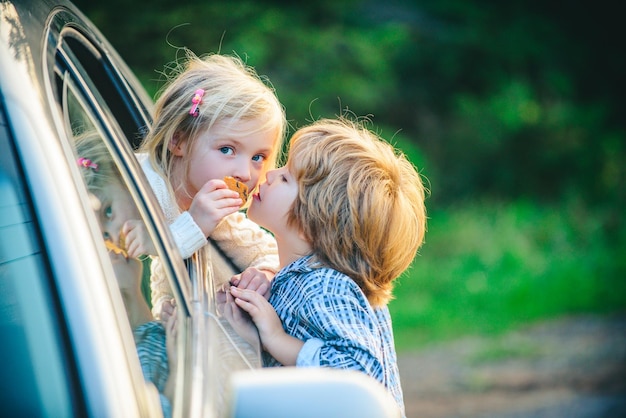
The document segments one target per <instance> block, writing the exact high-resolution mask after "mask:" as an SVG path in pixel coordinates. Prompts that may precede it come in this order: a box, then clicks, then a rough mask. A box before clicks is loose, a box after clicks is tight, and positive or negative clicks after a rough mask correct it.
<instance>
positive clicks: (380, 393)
mask: <svg viewBox="0 0 626 418" xmlns="http://www.w3.org/2000/svg"><path fill="white" fill-rule="evenodd" d="M151 111H152V101H151V99H150V98H149V97H148V96H147V94H146V93H145V91H144V89H143V87H142V86H141V84H140V83H139V82H138V80H137V79H136V78H135V76H134V75H133V73H132V72H131V71H130V69H129V68H128V67H127V66H126V65H125V64H124V62H123V60H122V59H121V58H120V57H119V56H118V54H117V53H116V52H115V50H114V49H113V48H112V47H111V45H110V44H109V43H108V42H107V41H106V39H104V37H103V36H102V34H101V33H100V32H99V31H98V29H97V28H95V27H94V26H93V24H91V23H90V21H89V20H88V19H87V18H86V17H85V16H84V15H83V14H81V12H80V11H79V10H77V9H76V8H75V7H74V5H72V4H71V3H70V2H66V1H45V0H38V1H34V0H33V1H30V0H28V1H27V0H25V1H3V2H0V295H1V299H0V336H1V339H2V341H3V342H2V343H1V344H0V354H2V355H1V357H0V358H1V359H2V361H3V362H4V363H5V366H4V367H3V373H2V379H1V381H2V383H0V404H1V405H2V407H3V414H5V413H6V414H7V416H50V417H60V416H103V417H121V416H124V417H156V416H160V415H161V414H162V410H161V405H160V403H159V393H158V390H157V389H156V387H155V386H154V385H153V384H151V383H150V382H147V381H146V380H145V379H144V376H143V373H142V369H141V365H140V360H139V358H138V356H137V350H136V347H135V341H134V338H133V329H132V326H131V323H130V320H129V316H128V315H127V313H126V309H125V305H124V298H123V296H122V294H121V292H120V288H119V286H118V282H117V279H116V273H115V268H114V266H113V264H112V261H111V260H112V258H111V256H110V254H109V253H108V252H107V249H106V246H105V243H104V240H103V229H102V228H103V226H102V223H101V222H100V221H99V220H98V217H97V214H96V212H97V211H96V206H97V205H95V204H94V201H93V193H91V192H90V190H89V188H88V186H87V184H86V181H85V179H84V173H83V172H82V171H81V170H83V167H81V166H79V165H78V164H76V162H77V158H78V157H80V155H77V154H76V152H77V148H76V143H77V141H78V138H80V137H81V136H84V134H86V133H97V135H98V140H99V141H101V142H102V143H103V144H104V145H105V146H106V149H107V150H108V153H109V157H110V160H111V161H112V163H113V164H114V165H115V167H116V168H117V170H119V173H120V175H121V178H122V179H123V183H124V187H125V188H126V190H127V192H128V193H129V195H130V196H131V197H132V201H133V204H134V205H135V209H136V211H137V213H138V214H140V217H141V220H142V221H143V223H144V224H145V226H146V228H147V230H148V231H149V234H150V237H151V239H152V241H153V244H154V246H155V248H156V251H157V253H158V257H159V259H160V260H161V263H162V268H163V269H164V271H165V274H167V276H168V278H169V282H170V286H171V288H172V291H173V293H174V297H175V299H176V303H177V306H178V315H179V316H178V321H177V334H178V338H177V340H176V341H177V344H176V348H175V349H176V353H177V355H178V356H177V357H178V368H177V370H176V373H175V379H176V380H175V382H176V384H175V388H176V390H175V395H174V399H173V400H172V401H173V409H172V415H173V416H177V417H230V416H233V417H234V416H236V417H248V416H254V417H264V416H272V417H276V416H289V417H295V416H326V417H331V416H359V417H363V416H376V417H379V416H399V412H398V411H397V408H395V406H394V405H395V404H394V403H393V401H392V400H391V398H390V397H389V396H388V395H387V394H386V392H385V391H384V389H383V388H382V386H380V385H378V383H377V382H375V381H374V380H373V379H370V378H368V377H367V376H365V375H363V374H360V373H357V372H347V371H336V370H334V371H333V370H328V369H325V370H320V369H316V370H313V369H296V368H279V369H263V368H261V362H260V348H259V347H258V345H257V346H252V345H249V344H246V343H244V342H242V341H240V340H238V339H237V335H236V334H234V333H233V331H232V329H231V328H229V325H228V323H227V322H226V321H224V320H223V318H221V317H220V316H219V314H218V313H217V310H216V306H215V290H216V286H217V285H216V282H217V281H219V280H222V278H214V277H213V276H212V268H211V266H212V265H213V264H214V263H227V264H229V263H230V262H229V260H228V259H226V258H225V257H224V256H223V254H221V253H220V252H219V250H218V249H217V247H215V246H213V245H212V244H209V245H208V246H207V248H206V251H199V252H198V253H197V254H195V255H194V256H193V257H191V258H190V259H187V260H183V259H182V258H181V257H180V255H179V254H178V252H177V250H176V247H175V245H174V244H173V242H174V241H173V239H172V237H171V235H170V232H169V229H168V227H167V224H166V223H165V221H164V217H163V214H162V212H161V210H160V207H159V206H158V203H157V201H156V199H155V197H154V195H153V193H152V190H151V189H150V186H149V185H148V183H147V181H146V179H145V177H144V175H143V172H142V170H141V168H140V166H139V164H138V162H137V158H136V155H135V152H136V150H137V147H138V145H139V143H140V141H141V138H142V137H143V135H144V133H145V132H146V129H147V127H148V126H149V125H150V122H151V119H150V114H151ZM145 262H146V263H147V264H146V266H144V267H147V266H149V263H150V262H149V260H147V259H146V260H145ZM232 272H233V273H237V272H238V271H236V268H234V266H233V269H232Z"/></svg>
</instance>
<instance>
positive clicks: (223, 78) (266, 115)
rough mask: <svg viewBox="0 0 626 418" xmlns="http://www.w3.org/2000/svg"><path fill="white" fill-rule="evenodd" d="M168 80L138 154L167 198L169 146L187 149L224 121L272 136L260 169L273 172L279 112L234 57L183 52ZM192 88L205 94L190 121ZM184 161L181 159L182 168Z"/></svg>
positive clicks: (269, 92)
mask: <svg viewBox="0 0 626 418" xmlns="http://www.w3.org/2000/svg"><path fill="white" fill-rule="evenodd" d="M169 77H170V81H169V83H168V84H166V85H165V87H164V90H163V91H162V93H161V94H160V96H159V98H158V100H157V102H156V110H155V115H154V120H153V123H152V127H151V129H150V130H149V132H148V134H147V136H146V138H145V139H144V141H143V143H142V145H141V152H145V153H147V154H148V155H149V158H150V162H151V164H152V166H153V168H154V169H155V170H156V171H157V172H158V173H159V174H160V175H161V176H162V177H163V178H164V179H165V180H166V183H167V185H168V187H169V188H170V191H171V192H172V193H173V192H174V190H172V184H171V181H170V179H171V173H172V162H173V161H174V159H173V158H172V154H171V152H170V150H169V146H170V144H171V143H172V141H173V140H177V141H188V147H189V148H191V147H193V143H194V141H195V140H196V139H197V138H198V136H199V135H200V134H201V133H203V132H205V131H207V130H208V129H210V128H211V127H212V126H213V125H214V124H215V123H217V122H220V121H222V120H225V119H228V120H229V121H230V122H231V123H233V124H236V123H237V122H238V121H240V120H246V121H247V120H259V121H264V122H263V123H262V124H261V126H260V127H259V128H258V131H266V130H270V131H274V132H276V141H275V144H274V145H275V146H274V148H273V153H272V155H270V156H268V159H267V162H266V165H265V168H266V170H267V169H270V168H273V167H275V165H276V161H277V159H278V154H279V152H280V150H281V149H282V144H283V140H284V136H285V131H286V126H287V122H286V117H285V112H284V109H283V107H282V105H281V104H280V102H279V101H278V98H277V97H276V94H275V92H274V89H273V88H272V87H271V86H270V85H269V82H268V81H267V80H264V79H262V78H261V77H260V76H259V75H258V74H257V73H256V72H255V70H254V69H253V68H252V67H250V66H247V65H246V64H245V63H244V62H243V61H242V60H241V59H240V58H239V57H236V56H226V55H218V54H210V55H207V56H205V57H203V58H200V57H198V56H196V55H195V54H193V53H192V52H191V51H187V59H186V60H185V61H183V62H181V63H179V64H178V65H177V66H176V67H175V68H174V69H173V71H172V72H171V74H170V75H169ZM198 89H203V90H204V91H205V93H204V96H203V98H202V103H201V104H200V105H199V107H198V110H199V114H198V116H197V117H193V116H192V115H190V114H189V110H190V109H191V106H192V101H191V100H192V98H193V97H194V95H195V92H196V90H198ZM251 133H252V132H251ZM188 162H189V157H188V155H186V156H185V157H184V160H183V164H184V165H185V167H188ZM186 170H187V169H185V171H186Z"/></svg>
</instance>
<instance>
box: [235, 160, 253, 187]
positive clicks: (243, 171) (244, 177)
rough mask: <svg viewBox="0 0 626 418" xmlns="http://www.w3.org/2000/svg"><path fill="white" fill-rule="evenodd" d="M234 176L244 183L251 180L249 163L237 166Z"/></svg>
mask: <svg viewBox="0 0 626 418" xmlns="http://www.w3.org/2000/svg"><path fill="white" fill-rule="evenodd" d="M233 177H234V178H236V179H237V180H239V181H240V182H242V183H247V182H248V181H250V178H251V175H250V166H249V165H248V164H241V165H239V166H238V167H237V169H236V171H235V172H234V173H233Z"/></svg>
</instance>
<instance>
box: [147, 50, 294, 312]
mask: <svg viewBox="0 0 626 418" xmlns="http://www.w3.org/2000/svg"><path fill="white" fill-rule="evenodd" d="M174 75H175V77H174V78H173V79H172V80H171V82H170V83H169V84H168V85H167V86H166V88H165V90H164V91H163V93H162V94H161V95H160V97H159V99H158V101H157V103H156V111H155V116H154V121H153V124H152V128H151V130H150V131H149V133H148V135H147V136H146V138H145V139H144V142H143V143H142V147H141V150H140V151H141V154H140V155H139V160H140V163H141V166H142V168H143V170H144V172H145V173H146V176H147V178H148V180H149V182H150V185H151V186H152V188H153V190H154V192H155V194H156V196H157V199H158V201H159V203H160V205H161V207H162V208H163V211H164V213H165V217H166V219H167V221H168V223H169V224H170V228H171V231H172V233H173V236H174V239H175V241H176V244H177V246H178V248H179V250H180V253H181V255H182V257H183V258H188V257H190V256H191V255H192V254H193V253H194V252H195V251H197V250H198V249H200V248H201V247H203V246H204V245H205V244H206V242H207V237H210V238H211V239H212V240H214V241H215V242H216V243H217V245H218V246H219V247H220V248H221V249H222V250H223V251H224V252H225V253H226V255H228V256H229V257H230V258H231V259H232V260H233V262H234V263H235V264H236V265H237V266H238V267H239V268H240V269H241V270H243V273H242V274H240V275H238V276H235V277H234V278H232V280H231V277H230V276H228V277H225V276H224V274H223V273H222V272H220V271H214V275H215V277H216V278H217V281H218V282H222V283H224V282H228V281H231V282H233V283H238V284H239V285H240V286H243V287H248V288H251V289H255V290H257V291H258V292H260V293H262V294H266V293H267V292H268V291H269V280H270V279H271V278H272V277H273V275H274V274H275V273H276V271H277V268H278V255H277V248H276V242H275V240H274V238H273V237H272V236H271V235H270V234H268V233H266V232H265V231H263V230H262V229H261V228H260V227H259V226H258V225H256V224H255V223H253V222H251V221H250V220H249V219H248V218H247V217H246V215H245V214H244V213H242V212H239V209H240V207H241V206H242V205H245V203H246V202H242V200H241V199H240V198H239V197H238V194H237V193H236V192H234V191H231V190H230V189H228V188H227V186H226V183H225V182H224V180H223V178H224V177H226V176H231V177H234V178H235V179H236V180H237V181H239V182H240V183H243V184H245V185H246V186H247V187H248V189H249V190H251V191H252V190H254V189H255V188H256V186H257V184H258V183H259V181H261V180H264V178H265V173H266V172H267V170H268V169H270V168H273V167H274V166H275V164H276V160H277V158H278V153H279V151H280V149H281V147H282V143H283V137H284V132H285V128H286V119H285V113H284V110H283V107H282V106H281V104H280V103H279V101H278V99H277V97H276V95H275V94H274V91H273V90H272V89H271V88H270V87H268V85H266V84H265V83H264V82H263V80H262V79H261V78H260V77H259V76H258V75H257V74H256V73H255V71H254V70H253V69H252V68H251V67H248V66H246V65H245V64H244V63H243V62H242V61H241V60H240V59H239V58H237V57H230V56H224V55H217V54H214V55H208V56H206V57H205V58H204V59H201V58H199V57H197V56H195V55H194V54H192V53H191V52H189V53H188V59H187V62H186V65H184V66H180V67H179V68H178V70H177V71H175V72H174ZM158 266H159V263H158V260H154V262H153V274H152V302H153V312H154V313H155V315H157V316H163V317H167V315H168V314H169V310H170V309H171V306H170V305H169V304H165V305H164V302H167V301H169V299H170V298H171V290H170V288H169V284H168V282H167V280H166V278H165V276H164V275H163V274H161V273H160V272H159V267H158Z"/></svg>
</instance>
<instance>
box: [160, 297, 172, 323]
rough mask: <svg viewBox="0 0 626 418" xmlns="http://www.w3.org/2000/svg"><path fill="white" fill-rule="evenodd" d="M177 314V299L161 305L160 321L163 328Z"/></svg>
mask: <svg viewBox="0 0 626 418" xmlns="http://www.w3.org/2000/svg"><path fill="white" fill-rule="evenodd" d="M175 312H176V299H170V300H166V301H164V302H163V304H162V305H161V312H160V313H159V319H160V320H161V322H162V323H163V326H165V324H167V321H169V319H170V318H171V317H172V316H174V313H175Z"/></svg>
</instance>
